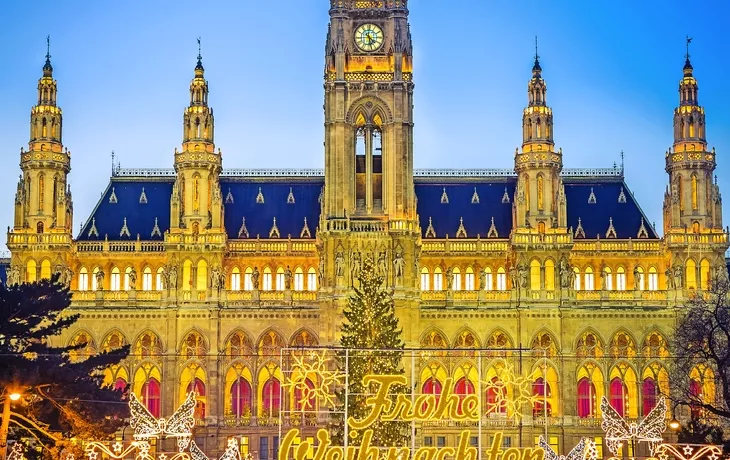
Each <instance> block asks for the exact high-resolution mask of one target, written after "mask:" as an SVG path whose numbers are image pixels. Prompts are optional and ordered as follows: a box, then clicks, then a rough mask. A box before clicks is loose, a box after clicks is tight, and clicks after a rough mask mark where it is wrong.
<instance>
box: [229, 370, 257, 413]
mask: <svg viewBox="0 0 730 460" xmlns="http://www.w3.org/2000/svg"><path fill="white" fill-rule="evenodd" d="M251 395H252V392H251V384H250V383H249V382H248V380H246V379H244V378H243V377H241V376H239V377H238V378H237V379H236V380H234V381H233V383H232V384H231V412H232V415H234V416H236V417H243V416H249V415H251Z"/></svg>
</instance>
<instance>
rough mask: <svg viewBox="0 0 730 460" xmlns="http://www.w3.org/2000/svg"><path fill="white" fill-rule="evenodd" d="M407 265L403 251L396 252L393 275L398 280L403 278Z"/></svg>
mask: <svg viewBox="0 0 730 460" xmlns="http://www.w3.org/2000/svg"><path fill="white" fill-rule="evenodd" d="M405 265H406V260H405V259H404V258H403V253H402V252H401V251H398V252H396V253H395V258H394V259H393V273H394V274H395V278H396V279H398V280H400V279H402V278H403V270H404V269H405Z"/></svg>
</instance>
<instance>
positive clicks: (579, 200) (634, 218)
mask: <svg viewBox="0 0 730 460" xmlns="http://www.w3.org/2000/svg"><path fill="white" fill-rule="evenodd" d="M622 191H623V193H622ZM565 195H566V198H567V200H568V227H573V232H575V230H576V228H578V219H579V218H580V221H581V226H582V227H583V231H584V232H585V237H586V238H588V239H594V238H596V236H597V235H598V236H600V238H601V239H604V238H608V237H612V235H613V232H609V228H610V227H611V224H613V229H614V230H615V234H616V236H615V238H618V239H629V238H632V239H637V238H638V237H639V236H638V235H639V229H640V228H641V225H642V219H643V224H644V227H645V229H646V233H647V237H648V238H649V239H658V238H659V237H658V236H657V233H656V231H655V230H654V228H653V227H652V225H651V222H649V221H648V220H647V219H646V216H645V215H644V212H643V211H642V210H641V207H640V206H639V203H637V201H636V199H635V198H634V195H633V194H632V193H631V191H630V190H629V188H628V186H627V185H626V183H625V182H624V181H622V180H605V179H603V180H602V179H600V178H596V179H594V180H591V181H580V182H578V181H570V180H566V182H565ZM594 198H595V202H594ZM607 235H608V236H607Z"/></svg>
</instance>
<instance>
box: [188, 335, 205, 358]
mask: <svg viewBox="0 0 730 460" xmlns="http://www.w3.org/2000/svg"><path fill="white" fill-rule="evenodd" d="M207 353H208V350H207V348H206V346H205V341H204V340H203V337H201V336H200V334H198V333H197V332H191V333H190V334H188V335H187V337H185V340H184V342H183V356H184V357H185V359H190V358H198V359H201V358H205V356H206V354H207Z"/></svg>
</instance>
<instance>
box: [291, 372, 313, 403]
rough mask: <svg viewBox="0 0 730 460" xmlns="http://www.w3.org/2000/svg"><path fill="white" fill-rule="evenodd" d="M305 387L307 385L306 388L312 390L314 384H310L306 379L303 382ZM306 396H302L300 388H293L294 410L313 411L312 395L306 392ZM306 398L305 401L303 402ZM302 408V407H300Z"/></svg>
mask: <svg viewBox="0 0 730 460" xmlns="http://www.w3.org/2000/svg"><path fill="white" fill-rule="evenodd" d="M304 383H305V385H307V388H309V389H310V390H314V383H312V381H311V380H309V379H307V380H305V381H304ZM307 393H308V394H304V392H303V391H302V389H301V388H299V387H295V388H294V408H295V409H296V410H302V409H304V410H312V409H314V403H315V399H314V393H313V392H312V391H308V392H307ZM305 398H306V400H304V399H305ZM302 406H303V407H302Z"/></svg>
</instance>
